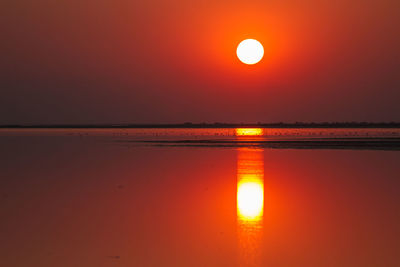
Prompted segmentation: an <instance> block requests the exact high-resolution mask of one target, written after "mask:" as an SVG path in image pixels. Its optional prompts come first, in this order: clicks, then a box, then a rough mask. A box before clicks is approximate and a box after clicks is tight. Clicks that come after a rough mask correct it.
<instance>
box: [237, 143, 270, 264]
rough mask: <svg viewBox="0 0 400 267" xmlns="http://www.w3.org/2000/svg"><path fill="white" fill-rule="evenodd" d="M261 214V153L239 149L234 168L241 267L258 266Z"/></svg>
mask: <svg viewBox="0 0 400 267" xmlns="http://www.w3.org/2000/svg"><path fill="white" fill-rule="evenodd" d="M263 212H264V158H263V150H262V149H252V148H239V149H238V165H237V221H238V238H239V255H240V256H239V257H240V259H239V260H240V266H261V252H260V250H261V240H262V230H263V229H262V225H263V224H262V221H263Z"/></svg>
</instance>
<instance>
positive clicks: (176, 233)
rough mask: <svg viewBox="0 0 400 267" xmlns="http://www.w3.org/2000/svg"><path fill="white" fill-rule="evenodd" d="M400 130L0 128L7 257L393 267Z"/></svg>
mask: <svg viewBox="0 0 400 267" xmlns="http://www.w3.org/2000/svg"><path fill="white" fill-rule="evenodd" d="M399 133H400V131H399V130H398V129H373V130H368V129H313V130H309V129H253V130H248V129H245V130H240V129H236V130H235V129H131V130H124V129H108V130H100V129H92V130H82V129H65V130H63V129H57V130H54V129H53V130H46V129H40V130H38V129H30V130H0V213H1V220H0V238H1V243H0V256H1V261H2V266H35V267H36V266H38V267H39V266H40V267H47V266H49V267H50V266H51V267H53V266H65V267H67V266H68V267H69V266H85V267H86V266H400V259H399V255H400V242H399V240H400V151H399V150H398V149H397V148H396V147H395V146H394V148H393V146H381V145H379V144H378V143H372V145H371V142H370V141H369V140H375V141H376V140H378V141H379V142H380V141H382V140H383V141H385V140H392V141H391V142H393V140H395V141H396V140H397V139H398V138H399V137H400V134H399ZM333 139H335V140H336V139H337V140H339V141H340V142H342V141H343V140H344V141H348V140H351V145H348V143H345V144H344V145H343V142H342V143H341V144H342V145H340V146H337V145H335V144H336V143H337V142H336V141H335V142H336V143H328V144H329V145H324V146H320V147H318V148H319V149H315V146H312V145H311V146H309V145H308V144H309V143H307V142H311V143H312V142H314V141H315V140H317V142H320V141H321V140H322V141H325V140H328V142H332V140H333ZM276 140H278V141H289V142H290V141H293V140H295V141H296V140H302V141H304V142H305V143H302V145H301V146H300V147H299V146H294V147H292V146H287V145H284V144H281V143H279V142H278V143H277V144H278V145H275V146H274V147H271V146H269V143H268V142H271V143H273V142H274V141H276ZM360 140H361V144H364V145H361V146H359V145H358V143H357V142H359V141H360ZM366 140H367V141H366ZM378 141H377V142H378ZM354 142H356V145H354V144H353V143H354ZM362 142H364V143H362ZM318 144H319V143H318ZM374 144H375V145H374ZM376 144H378V145H376ZM280 145H282V147H280ZM283 148H285V149H283ZM294 148H302V149H294Z"/></svg>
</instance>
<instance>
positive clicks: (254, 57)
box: [236, 39, 264, 65]
mask: <svg viewBox="0 0 400 267" xmlns="http://www.w3.org/2000/svg"><path fill="white" fill-rule="evenodd" d="M236 55H237V57H238V58H239V60H240V61H242V62H243V63H244V64H248V65H253V64H256V63H258V62H259V61H260V60H261V59H262V58H263V56H264V48H263V46H262V44H261V43H260V42H259V41H257V40H254V39H246V40H243V41H241V42H240V44H239V45H238V47H237V49H236Z"/></svg>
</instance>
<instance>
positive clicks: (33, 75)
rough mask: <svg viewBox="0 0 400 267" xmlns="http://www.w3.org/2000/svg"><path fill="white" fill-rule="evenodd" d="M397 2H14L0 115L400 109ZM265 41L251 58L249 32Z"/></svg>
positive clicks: (102, 118)
mask: <svg viewBox="0 0 400 267" xmlns="http://www.w3.org/2000/svg"><path fill="white" fill-rule="evenodd" d="M399 9H400V2H399V1H397V0H370V1H365V0H363V1H361V0H353V1H348V0H347V1H344V0H338V1H325V0H305V1H293V0H292V1H282V0H281V1H227V0H222V1H211V0H206V1H183V0H172V1H165V0H148V1H127V0H113V1H111V0H108V1H106V0H96V1H95V0H80V1H77V0H59V1H46V0H36V1H32V0H20V1H11V0H6V1H5V2H3V4H2V8H1V11H0V13H1V16H0V18H1V20H2V23H1V26H0V29H1V33H2V38H1V43H0V49H1V50H0V51H1V59H2V60H1V61H0V70H1V73H2V75H1V76H2V78H1V79H0V88H1V97H0V124H5V123H179V122H185V121H192V122H215V121H219V122H258V121H260V122H277V121H285V122H293V121H395V120H397V121H399V120H400V105H399V100H400V90H399V89H400V51H399V47H400V35H399V28H400V16H398V10H399ZM246 38H254V39H258V40H259V41H261V42H262V43H263V45H264V48H265V56H264V59H263V60H262V61H261V63H259V64H256V65H254V66H247V65H244V64H242V63H240V62H239V61H238V59H237V58H236V54H235V49H236V46H237V44H238V43H239V42H240V41H241V40H243V39H246Z"/></svg>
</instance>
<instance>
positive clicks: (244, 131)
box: [235, 128, 264, 136]
mask: <svg viewBox="0 0 400 267" xmlns="http://www.w3.org/2000/svg"><path fill="white" fill-rule="evenodd" d="M235 133H236V136H261V135H263V134H264V130H263V129H262V128H236V129H235Z"/></svg>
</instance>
